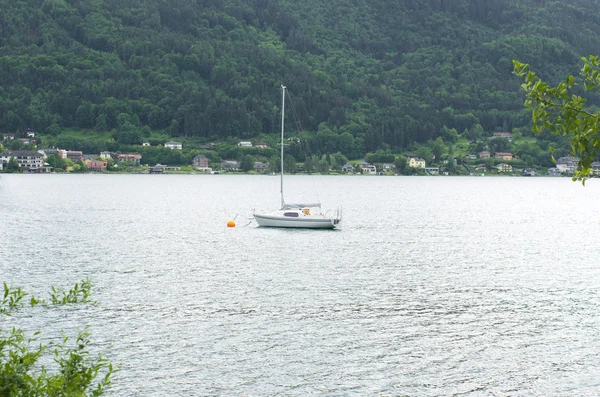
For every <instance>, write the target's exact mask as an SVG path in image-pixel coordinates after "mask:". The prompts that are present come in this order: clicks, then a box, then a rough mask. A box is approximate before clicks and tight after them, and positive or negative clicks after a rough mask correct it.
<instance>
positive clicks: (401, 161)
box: [394, 155, 408, 172]
mask: <svg viewBox="0 0 600 397" xmlns="http://www.w3.org/2000/svg"><path fill="white" fill-rule="evenodd" d="M407 163H408V158H407V157H406V156H403V155H400V156H398V157H397V158H396V161H394V167H396V171H398V172H403V171H404V168H406V164H407Z"/></svg>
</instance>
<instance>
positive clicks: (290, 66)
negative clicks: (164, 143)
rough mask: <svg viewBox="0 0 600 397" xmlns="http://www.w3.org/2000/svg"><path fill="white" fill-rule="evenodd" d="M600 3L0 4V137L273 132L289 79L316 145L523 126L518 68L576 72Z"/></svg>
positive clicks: (597, 36)
mask: <svg viewBox="0 0 600 397" xmlns="http://www.w3.org/2000/svg"><path fill="white" fill-rule="evenodd" d="M598 11H600V6H599V5H598V2H597V1H594V0H569V1H565V0H561V1H554V0H454V1H450V0H421V1H414V0H331V1H326V2H324V1H318V0H303V1H293V0H246V1H242V0H0V131H9V132H15V131H17V132H18V131H23V130H24V129H25V128H32V129H34V130H36V131H38V132H42V133H48V134H54V135H56V134H60V132H61V131H62V130H64V129H78V130H85V131H89V133H90V134H92V133H94V131H96V132H104V131H110V130H113V129H116V130H117V131H119V134H118V135H117V139H120V140H121V143H123V144H128V143H131V144H134V143H139V140H140V139H141V131H142V128H143V127H144V126H148V127H149V129H150V130H152V131H162V132H165V133H167V134H170V135H172V136H188V137H190V136H194V137H200V138H206V139H207V140H209V139H212V140H216V139H223V138H225V137H228V136H234V137H241V138H245V137H253V136H257V135H259V134H261V133H274V132H276V131H277V130H278V125H279V112H280V108H279V106H280V104H279V101H280V84H282V83H284V84H286V85H287V87H288V89H289V92H290V96H291V100H292V104H293V110H294V112H295V115H296V116H297V123H290V128H291V129H292V128H293V129H301V130H303V131H306V132H307V133H310V134H312V135H314V138H313V139H312V145H313V150H314V151H317V152H318V151H319V149H321V148H323V147H326V146H327V145H328V144H329V145H330V146H333V147H332V150H342V151H343V153H344V154H345V155H346V156H353V155H361V154H364V153H365V152H367V151H375V150H376V149H378V148H381V147H386V148H387V147H389V148H391V149H402V148H406V147H407V146H408V145H409V144H410V143H411V142H413V141H417V142H424V141H427V140H430V139H435V138H437V137H438V136H442V137H443V138H444V139H445V140H448V139H451V137H449V134H451V130H452V129H455V130H456V131H457V132H458V133H459V134H463V133H466V136H469V138H470V139H473V138H476V137H478V136H481V135H491V133H492V132H494V131H512V130H513V129H515V128H522V129H523V131H525V130H526V128H527V127H528V126H529V123H530V115H529V113H528V112H527V111H525V110H524V109H523V95H522V93H521V92H520V90H519V84H520V82H519V80H518V79H517V78H515V76H514V75H512V73H511V72H512V64H511V61H512V60H513V59H518V60H520V61H522V62H527V63H530V64H532V66H533V68H534V69H535V70H536V71H538V72H539V74H540V75H541V76H542V77H543V78H545V79H548V80H550V81H554V82H557V81H558V80H561V79H562V78H564V76H565V75H566V74H573V73H577V70H578V69H579V67H580V65H579V58H580V57H581V56H585V55H589V54H594V53H597V52H598V49H599V48H600V12H598ZM147 130H148V129H147ZM314 146H318V149H315V148H314ZM323 151H325V149H323Z"/></svg>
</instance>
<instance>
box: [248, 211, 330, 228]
mask: <svg viewBox="0 0 600 397" xmlns="http://www.w3.org/2000/svg"><path fill="white" fill-rule="evenodd" d="M254 219H255V220H256V223H258V225H259V226H264V227H285V228H302V229H336V228H338V227H339V225H340V221H339V220H338V219H331V218H321V217H305V218H287V217H282V216H273V215H259V214H254Z"/></svg>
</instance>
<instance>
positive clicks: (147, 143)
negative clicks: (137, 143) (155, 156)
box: [142, 142, 150, 146]
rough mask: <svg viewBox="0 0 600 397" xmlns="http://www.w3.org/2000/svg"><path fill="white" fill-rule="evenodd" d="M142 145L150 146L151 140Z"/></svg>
mask: <svg viewBox="0 0 600 397" xmlns="http://www.w3.org/2000/svg"><path fill="white" fill-rule="evenodd" d="M142 146H150V142H144V143H142Z"/></svg>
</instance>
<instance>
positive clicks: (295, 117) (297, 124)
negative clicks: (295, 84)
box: [287, 90, 311, 173]
mask: <svg viewBox="0 0 600 397" xmlns="http://www.w3.org/2000/svg"><path fill="white" fill-rule="evenodd" d="M287 98H288V102H289V103H290V106H289V107H290V108H291V109H292V115H293V116H294V121H295V122H296V129H297V130H298V133H301V132H302V125H301V124H300V118H299V117H298V115H297V114H296V107H295V106H294V103H293V102H292V96H291V95H290V92H289V90H288V96H287ZM298 139H299V141H300V142H299V143H300V149H302V153H303V154H304V158H305V159H307V158H308V154H307V153H306V150H305V148H304V145H305V143H306V142H305V141H304V140H303V139H302V138H298ZM305 171H308V172H309V173H311V170H305Z"/></svg>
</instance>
